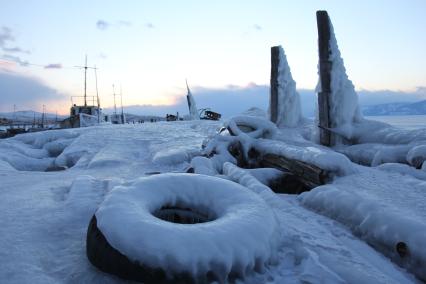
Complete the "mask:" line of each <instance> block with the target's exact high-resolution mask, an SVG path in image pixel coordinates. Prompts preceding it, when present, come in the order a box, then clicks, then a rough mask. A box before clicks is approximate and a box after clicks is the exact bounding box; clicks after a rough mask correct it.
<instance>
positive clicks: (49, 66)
mask: <svg viewBox="0 0 426 284" xmlns="http://www.w3.org/2000/svg"><path fill="white" fill-rule="evenodd" d="M44 69H62V64H61V63H51V64H47V65H46V66H44Z"/></svg>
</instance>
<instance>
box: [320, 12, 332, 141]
mask: <svg viewBox="0 0 426 284" xmlns="http://www.w3.org/2000/svg"><path fill="white" fill-rule="evenodd" d="M317 26H318V54H319V76H320V83H321V91H320V92H319V93H318V114H319V134H320V143H321V144H322V145H324V146H333V145H334V140H335V139H334V137H333V136H334V135H333V133H332V132H331V131H328V129H330V128H332V127H333V125H332V123H331V117H330V96H331V86H330V83H331V61H330V19H329V17H328V14H327V11H317Z"/></svg>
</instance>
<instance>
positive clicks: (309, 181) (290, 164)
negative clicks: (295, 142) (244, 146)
mask: <svg viewBox="0 0 426 284" xmlns="http://www.w3.org/2000/svg"><path fill="white" fill-rule="evenodd" d="M260 164H261V166H263V167H273V168H277V169H279V170H285V171H289V172H290V173H292V174H294V175H295V176H297V177H298V178H299V179H300V181H301V182H302V183H303V184H305V185H306V186H307V187H308V188H314V187H317V186H319V185H322V184H326V183H327V182H328V181H329V180H330V178H331V176H332V175H333V173H331V172H329V171H327V170H324V169H321V168H319V167H317V166H314V165H311V164H308V163H305V162H302V161H299V160H294V159H290V158H286V157H283V156H278V155H275V154H265V155H263V156H262V157H260Z"/></svg>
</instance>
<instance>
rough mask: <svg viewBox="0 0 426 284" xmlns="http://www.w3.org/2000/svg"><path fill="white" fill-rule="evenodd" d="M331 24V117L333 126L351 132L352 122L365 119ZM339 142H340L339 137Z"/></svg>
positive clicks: (319, 90)
mask: <svg viewBox="0 0 426 284" xmlns="http://www.w3.org/2000/svg"><path fill="white" fill-rule="evenodd" d="M329 24H330V41H329V48H330V55H329V61H330V62H331V74H330V76H331V78H330V79H331V81H330V87H331V95H330V100H329V104H330V115H329V117H330V122H331V127H332V128H336V129H337V130H338V131H341V132H345V133H347V134H350V133H351V131H352V124H353V123H354V122H360V121H361V120H362V119H363V116H362V114H361V111H360V108H359V105H358V94H357V93H356V92H355V87H354V85H353V83H352V81H351V80H349V78H348V75H347V74H346V68H345V66H344V63H343V59H342V57H341V54H340V50H339V47H338V45H337V40H336V36H335V34H334V29H333V25H332V23H331V21H329ZM318 68H319V65H318ZM318 72H319V70H318ZM317 91H318V92H321V84H320V81H319V85H318V86H317ZM317 119H318V117H317ZM317 124H318V123H317ZM337 142H338V144H339V139H338V140H337Z"/></svg>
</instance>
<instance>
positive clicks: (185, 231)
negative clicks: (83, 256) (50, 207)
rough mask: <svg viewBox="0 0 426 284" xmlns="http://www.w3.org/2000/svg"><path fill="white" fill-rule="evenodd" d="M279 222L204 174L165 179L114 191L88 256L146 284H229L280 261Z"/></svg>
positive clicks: (246, 195) (249, 195)
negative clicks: (207, 283) (213, 283)
mask: <svg viewBox="0 0 426 284" xmlns="http://www.w3.org/2000/svg"><path fill="white" fill-rule="evenodd" d="M277 227H278V226H277V221H276V218H275V216H274V214H273V212H272V211H271V209H270V208H269V207H268V205H266V203H265V202H264V201H263V199H261V198H260V197H259V196H258V195H257V194H255V193H253V192H250V191H249V190H248V189H247V188H245V187H243V186H241V185H239V184H237V183H234V182H231V181H228V180H224V179H220V178H216V177H210V176H204V175H198V174H164V175H156V176H151V177H147V178H141V179H139V180H137V181H136V182H134V183H133V184H132V185H130V186H127V187H123V186H122V187H118V188H115V189H114V190H113V191H112V192H111V193H110V194H109V196H107V198H106V199H105V200H104V202H103V203H102V204H101V205H100V207H99V208H98V210H97V211H96V213H95V215H94V216H93V218H92V220H91V222H90V225H89V228H88V232H87V256H88V258H89V260H90V262H91V263H92V264H93V265H95V266H96V267H98V268H99V269H101V270H103V271H105V272H108V273H112V274H115V275H117V276H119V277H122V278H125V279H131V280H137V281H142V282H144V283H168V282H173V283H204V282H211V281H218V282H221V283H222V282H226V281H228V280H232V279H234V278H243V277H244V276H245V275H247V274H248V273H251V272H252V271H261V270H262V269H263V268H264V266H265V265H267V264H268V263H269V262H270V261H271V259H273V258H274V256H275V253H276V249H277V242H278V240H279V236H278V230H277Z"/></svg>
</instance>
